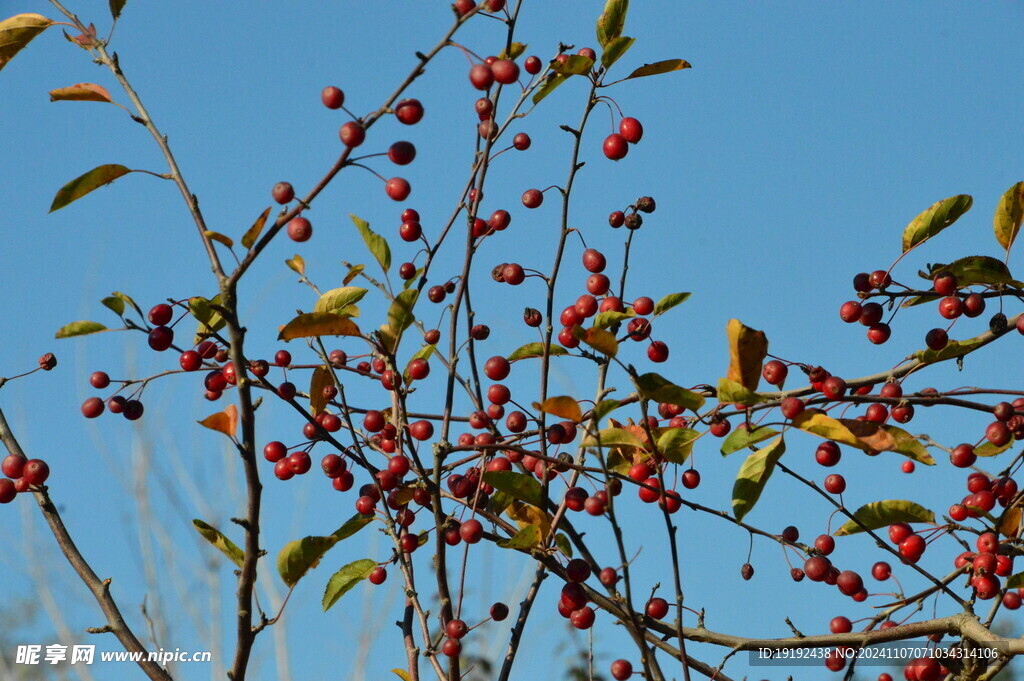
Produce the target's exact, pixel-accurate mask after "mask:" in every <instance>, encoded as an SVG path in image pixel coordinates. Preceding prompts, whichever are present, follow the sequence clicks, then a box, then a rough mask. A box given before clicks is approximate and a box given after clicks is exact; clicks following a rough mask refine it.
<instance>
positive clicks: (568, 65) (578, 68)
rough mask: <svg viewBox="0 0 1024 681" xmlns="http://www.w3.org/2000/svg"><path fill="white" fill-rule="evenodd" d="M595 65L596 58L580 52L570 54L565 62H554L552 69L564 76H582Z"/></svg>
mask: <svg viewBox="0 0 1024 681" xmlns="http://www.w3.org/2000/svg"><path fill="white" fill-rule="evenodd" d="M593 67H594V60H593V59H591V58H590V57H584V56H581V55H578V54H573V55H569V57H568V58H567V59H566V60H565V61H564V62H558V61H556V62H554V63H553V64H552V65H551V70H552V71H554V72H555V73H557V74H559V75H562V76H582V75H584V74H586V73H588V72H589V71H590V69H592V68H593Z"/></svg>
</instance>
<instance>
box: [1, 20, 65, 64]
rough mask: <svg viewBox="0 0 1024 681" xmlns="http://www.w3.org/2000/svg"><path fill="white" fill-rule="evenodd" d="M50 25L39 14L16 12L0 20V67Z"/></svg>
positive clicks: (48, 21)
mask: <svg viewBox="0 0 1024 681" xmlns="http://www.w3.org/2000/svg"><path fill="white" fill-rule="evenodd" d="M51 25H53V22H52V21H50V20H49V19H47V18H46V17H44V16H42V15H41V14H17V15H15V16H13V17H11V18H9V19H4V20H3V21H0V69H2V68H3V67H5V66H7V63H8V62H9V61H11V59H13V58H14V55H16V54H18V52H20V51H21V50H22V48H24V47H25V46H26V45H28V44H29V43H30V42H32V39H33V38H35V37H36V36H37V35H39V34H40V33H42V32H43V31H45V30H46V29H47V28H49V27H50V26H51Z"/></svg>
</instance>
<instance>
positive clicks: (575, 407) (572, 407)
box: [533, 395, 583, 423]
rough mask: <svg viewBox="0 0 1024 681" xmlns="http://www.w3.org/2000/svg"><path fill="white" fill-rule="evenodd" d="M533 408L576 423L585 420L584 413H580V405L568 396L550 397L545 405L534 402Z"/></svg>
mask: <svg viewBox="0 0 1024 681" xmlns="http://www.w3.org/2000/svg"><path fill="white" fill-rule="evenodd" d="M533 408H534V409H537V410H538V411H542V412H544V413H545V414H551V415H553V416H561V417H562V418H563V419H569V420H570V421H573V422H576V423H579V422H580V421H582V420H583V412H582V411H580V405H579V403H577V402H576V400H574V399H573V398H571V397H569V396H568V395H559V396H558V397H549V398H547V399H546V400H544V402H543V403H537V402H534V403H533Z"/></svg>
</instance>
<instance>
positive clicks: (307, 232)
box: [285, 216, 313, 242]
mask: <svg viewBox="0 0 1024 681" xmlns="http://www.w3.org/2000/svg"><path fill="white" fill-rule="evenodd" d="M285 229H287V231H288V238H289V239H291V240H292V241H297V242H303V241H309V237H311V236H313V225H312V224H310V222H309V220H307V219H306V218H304V217H302V216H299V217H296V218H292V219H291V220H289V221H288V225H287V226H286V227H285Z"/></svg>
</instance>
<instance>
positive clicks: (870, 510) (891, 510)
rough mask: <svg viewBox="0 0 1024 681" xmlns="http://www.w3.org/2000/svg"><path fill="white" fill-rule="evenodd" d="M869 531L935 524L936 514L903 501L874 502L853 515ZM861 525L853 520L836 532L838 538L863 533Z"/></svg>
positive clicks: (910, 502)
mask: <svg viewBox="0 0 1024 681" xmlns="http://www.w3.org/2000/svg"><path fill="white" fill-rule="evenodd" d="M853 515H854V517H855V518H856V519H857V520H859V521H860V522H861V523H862V524H864V526H865V527H867V528H868V529H869V530H877V529H879V528H882V527H886V526H888V525H892V524H893V523H934V522H935V514H934V513H932V512H931V511H929V510H928V509H926V508H925V507H923V506H920V505H918V504H915V503H914V502H912V501H905V500H903V499H888V500H886V501H873V502H871V503H870V504H865V505H864V506H861V507H860V508H858V509H857V511H856V512H855V513H854V514H853ZM863 531H864V530H863V529H861V527H860V525H858V524H857V523H855V522H854V521H852V520H849V521H847V522H846V524H845V525H843V526H842V527H840V528H839V529H838V530H836V531H835V535H836V536H837V537H842V536H846V535H850V534H856V533H858V532H863Z"/></svg>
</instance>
